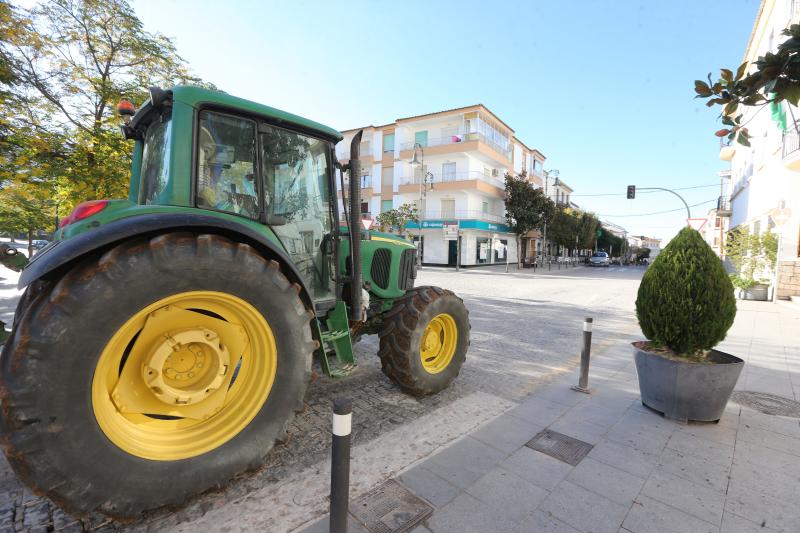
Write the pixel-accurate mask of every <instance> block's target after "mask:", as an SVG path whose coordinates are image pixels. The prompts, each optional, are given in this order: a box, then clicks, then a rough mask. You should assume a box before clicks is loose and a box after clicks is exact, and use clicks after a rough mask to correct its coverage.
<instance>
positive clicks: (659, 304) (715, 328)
mask: <svg viewBox="0 0 800 533" xmlns="http://www.w3.org/2000/svg"><path fill="white" fill-rule="evenodd" d="M735 316H736V299H735V298H734V295H733V285H732V284H731V280H730V278H729V277H728V274H727V273H726V272H725V269H724V268H723V266H722V262H721V261H720V259H719V257H717V255H716V254H715V253H714V251H713V250H712V249H711V247H710V246H709V245H708V244H707V243H706V242H705V241H704V240H703V237H702V236H701V235H700V233H699V232H698V231H696V230H694V229H692V228H684V229H682V230H681V231H680V232H679V233H678V235H677V236H675V238H673V239H672V240H671V241H670V243H669V244H668V245H667V247H666V248H664V250H663V251H662V252H661V253H660V254H659V255H658V256H657V257H656V259H655V261H653V263H652V264H651V265H650V268H649V269H648V270H647V272H646V273H645V275H644V277H643V278H642V282H641V284H640V285H639V294H638V295H637V297H636V317H637V318H638V319H639V325H640V326H641V328H642V332H643V333H644V335H645V337H647V338H648V339H649V340H650V341H651V343H652V344H653V345H655V347H666V348H669V349H670V350H672V351H673V352H674V353H675V354H676V355H682V356H689V355H695V356H696V355H698V354H699V353H702V351H704V350H710V349H711V348H713V347H714V346H716V345H717V344H718V343H719V342H720V341H722V339H724V338H725V335H726V334H727V333H728V329H729V328H730V327H731V325H732V324H733V319H734V317H735Z"/></svg>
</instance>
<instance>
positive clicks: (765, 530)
mask: <svg viewBox="0 0 800 533" xmlns="http://www.w3.org/2000/svg"><path fill="white" fill-rule="evenodd" d="M721 531H722V532H723V533H772V532H774V531H776V530H775V529H772V528H771V527H766V526H762V525H761V524H756V523H755V522H751V521H750V520H746V519H744V518H742V517H741V516H736V515H735V514H733V513H730V512H725V514H724V515H722V528H721Z"/></svg>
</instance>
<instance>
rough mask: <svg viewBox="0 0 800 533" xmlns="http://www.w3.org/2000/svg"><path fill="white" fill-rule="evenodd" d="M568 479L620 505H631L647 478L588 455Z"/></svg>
mask: <svg viewBox="0 0 800 533" xmlns="http://www.w3.org/2000/svg"><path fill="white" fill-rule="evenodd" d="M567 481H570V482H571V483H575V484H576V485H580V486H581V487H583V488H585V489H588V490H591V491H592V492H595V493H597V494H601V495H603V496H605V497H606V498H608V499H609V500H611V501H613V502H616V503H618V504H620V505H626V506H630V505H631V503H633V500H634V498H636V495H637V494H639V491H640V490H641V489H642V486H643V485H644V482H645V480H644V479H643V478H639V477H636V476H634V475H632V474H629V473H628V472H625V471H623V470H620V469H619V468H614V467H613V466H609V465H607V464H605V463H601V462H600V461H596V460H594V459H592V458H590V457H586V458H584V459H583V461H581V463H580V464H579V465H578V466H576V467H575V468H574V469H573V470H572V472H570V474H569V475H568V476H567Z"/></svg>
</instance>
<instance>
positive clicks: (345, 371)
mask: <svg viewBox="0 0 800 533" xmlns="http://www.w3.org/2000/svg"><path fill="white" fill-rule="evenodd" d="M325 325H326V326H327V327H328V329H327V330H326V331H323V332H321V335H322V342H323V347H322V348H323V355H322V357H320V364H321V365H322V371H323V372H325V374H326V375H328V376H331V377H335V378H341V377H345V376H348V375H350V374H352V373H353V372H354V371H355V369H356V367H357V365H356V362H355V359H354V358H353V341H352V339H351V338H350V324H349V322H348V319H347V308H346V307H345V304H344V302H342V301H339V302H337V304H336V307H335V308H334V310H333V312H331V314H330V315H328V318H327V319H326V321H325ZM331 351H333V352H335V353H336V362H335V363H334V364H331V362H330V361H329V360H328V353H329V352H331Z"/></svg>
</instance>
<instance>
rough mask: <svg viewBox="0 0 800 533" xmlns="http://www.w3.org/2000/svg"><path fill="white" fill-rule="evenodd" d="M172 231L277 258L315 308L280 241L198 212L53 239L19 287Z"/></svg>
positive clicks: (137, 219)
mask: <svg viewBox="0 0 800 533" xmlns="http://www.w3.org/2000/svg"><path fill="white" fill-rule="evenodd" d="M170 231H190V232H196V233H210V234H215V235H222V236H225V237H228V238H231V239H233V240H236V241H238V242H242V243H244V244H249V245H250V246H252V247H253V248H255V249H256V250H258V251H259V252H260V253H261V254H264V255H265V256H266V257H270V258H271V259H275V260H277V261H278V262H280V263H281V264H282V265H283V266H284V267H285V269H286V270H285V272H284V273H285V274H286V277H288V278H289V280H290V281H292V282H294V283H297V284H298V285H299V286H300V287H301V289H302V290H301V291H300V292H301V294H300V297H301V298H302V299H303V300H304V302H305V303H306V304H307V305H308V308H309V309H314V307H313V302H312V300H311V296H310V293H309V291H308V288H307V287H306V284H305V282H304V281H303V278H302V276H301V275H300V272H299V271H298V270H297V268H296V267H295V266H294V263H292V260H291V259H290V258H289V256H288V255H287V254H286V252H284V251H283V250H282V249H281V248H280V247H279V246H278V245H277V244H275V243H274V242H273V241H271V240H270V239H268V238H267V237H266V236H265V235H263V234H262V233H260V232H258V231H256V230H254V229H253V228H251V227H248V226H246V225H244V224H240V223H238V222H235V221H232V220H228V219H225V218H221V217H216V216H213V215H203V214H197V213H156V214H153V213H150V214H143V215H134V216H130V217H125V218H120V219H117V220H114V221H113V222H109V223H107V224H103V225H100V226H97V227H96V228H93V229H91V230H89V231H86V232H84V233H81V234H79V235H76V236H74V237H71V238H69V239H66V240H63V241H53V242H52V243H51V244H50V245H48V246H47V247H45V248H43V249H42V251H41V252H39V253H38V254H36V255H35V256H33V258H32V259H31V262H30V263H28V265H27V266H26V267H25V269H24V270H23V271H22V274H21V275H20V277H19V283H18V284H17V287H18V288H20V289H22V288H25V287H26V286H28V285H30V284H31V283H33V282H34V281H36V280H37V279H40V278H42V277H44V276H46V275H48V274H51V273H54V272H56V271H58V270H61V269H64V268H66V267H68V266H70V265H72V264H73V263H74V262H76V261H77V260H79V259H80V258H81V257H83V256H85V255H86V254H89V253H92V252H99V251H102V250H105V249H108V248H110V247H111V246H112V245H114V244H117V243H119V242H122V241H124V240H127V239H130V238H132V237H141V236H148V235H157V234H159V233H165V232H170Z"/></svg>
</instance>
